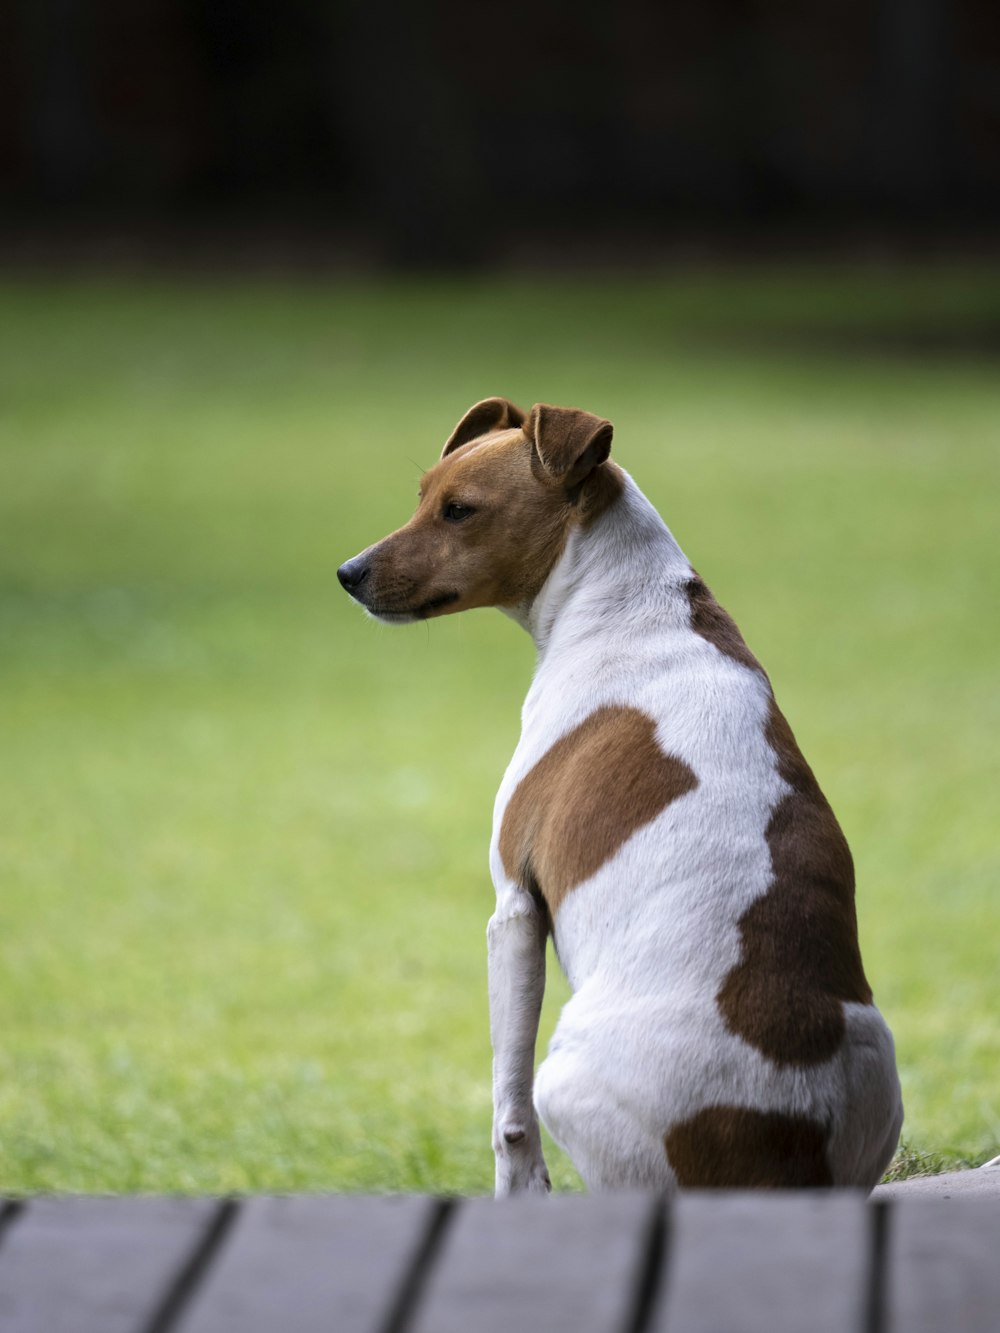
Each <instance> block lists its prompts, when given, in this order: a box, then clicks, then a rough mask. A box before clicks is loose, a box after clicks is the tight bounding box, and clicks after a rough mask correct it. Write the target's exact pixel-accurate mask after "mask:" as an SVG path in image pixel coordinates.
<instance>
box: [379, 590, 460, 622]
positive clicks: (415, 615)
mask: <svg viewBox="0 0 1000 1333" xmlns="http://www.w3.org/2000/svg"><path fill="white" fill-rule="evenodd" d="M458 596H459V595H458V593H457V592H443V593H440V594H439V595H438V596H437V597H431V598H429V599H428V600H427V601H426V602H421V603H420V605H419V606H414V607H405V608H404V607H396V606H365V610H366V611H367V612H368V614H369V615H371V616H374V617H375V619H376V620H382V621H384V622H385V623H386V624H387V625H406V624H408V623H409V622H410V621H413V620H426V619H427V617H428V616H431V615H433V614H434V612H435V611H440V610H441V609H442V608H443V607H446V606H451V604H452V603H453V602H457V601H458ZM362 605H364V604H363V603H362Z"/></svg>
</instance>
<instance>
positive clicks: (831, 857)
mask: <svg viewBox="0 0 1000 1333" xmlns="http://www.w3.org/2000/svg"><path fill="white" fill-rule="evenodd" d="M688 599H689V602H690V605H691V627H692V629H694V630H695V631H696V633H698V634H700V635H701V636H702V638H704V639H707V640H708V642H709V643H712V644H714V645H715V647H716V648H718V650H719V651H720V652H721V653H725V655H726V656H727V657H730V658H732V660H733V661H734V662H739V663H740V664H741V665H742V666H745V667H749V668H751V669H752V670H754V671H760V672H761V674H762V675H763V674H764V672H763V668H762V667H761V665H760V663H759V662H758V661H757V659H756V657H754V655H753V653H752V652H751V651H750V649H749V648H748V647H747V645H746V642H745V640H744V638H743V636H742V634H741V633H740V631H739V630H738V629H737V627H736V624H735V623H734V621H733V620H732V618H731V617H730V616H729V615H728V614H727V613H726V612H725V611H724V610H723V609H722V607H721V606H720V605H719V604H718V602H717V601H716V600H715V598H714V597H713V596H712V594H711V592H710V591H709V589H708V588H707V587H706V586H705V583H704V582H703V581H702V579H700V578H698V577H695V578H693V579H691V580H690V582H689V583H688ZM765 679H766V676H765ZM766 738H767V743H768V744H769V745H770V746H771V748H772V749H773V750H774V753H775V757H776V760H777V765H778V772H779V773H780V774H781V776H782V777H783V778H784V780H785V781H786V782H787V783H788V784H789V786H790V787H791V788H792V791H791V792H790V793H789V794H788V795H787V796H786V797H785V798H784V799H783V800H781V801H779V803H778V805H777V806H776V807H775V809H774V810H773V812H772V814H771V818H770V821H769V823H768V826H767V831H766V834H765V836H766V838H767V844H768V847H769V849H770V852H771V864H772V867H773V872H774V878H773V879H772V882H771V886H770V888H769V889H768V891H767V893H766V894H764V896H763V897H761V898H758V899H757V900H756V902H754V903H751V905H750V907H748V908H747V910H746V911H745V912H744V913H743V915H742V917H741V918H740V923H739V925H740V934H741V937H742V946H743V947H742V955H741V958H740V962H739V964H738V965H737V966H736V967H735V968H733V970H732V971H731V972H730V973H729V975H728V976H727V977H726V980H725V982H724V983H723V986H722V989H721V990H720V992H719V996H718V1003H719V1008H720V1010H721V1012H722V1015H723V1017H724V1019H725V1020H726V1025H727V1026H728V1027H729V1029H730V1031H731V1032H734V1033H736V1034H737V1035H738V1036H741V1037H742V1038H743V1039H744V1040H745V1041H747V1042H749V1043H750V1045H751V1046H753V1047H755V1048H756V1049H757V1050H759V1051H761V1052H762V1053H763V1054H764V1055H766V1056H768V1057H769V1058H770V1059H771V1060H774V1061H775V1063H777V1064H785V1065H800V1066H805V1065H812V1064H821V1063H822V1062H823V1061H825V1060H828V1059H829V1058H830V1057H831V1056H832V1055H833V1054H834V1053H835V1052H836V1050H837V1049H838V1047H839V1046H840V1043H841V1041H842V1040H843V1037H844V1011H843V1007H842V1002H843V1001H855V1002H857V1003H859V1004H870V1003H871V1000H872V994H871V990H870V989H869V986H868V982H867V981H866V979H865V974H864V969H863V968H862V966H861V954H860V950H859V948H858V932H857V920H856V916H855V909H854V863H853V861H852V860H851V853H850V849H849V848H848V846H847V842H846V840H845V838H844V835H843V833H842V832H841V829H840V825H839V824H838V823H837V820H836V817H835V816H834V813H833V811H832V810H831V809H830V806H829V805H828V803H827V801H826V798H825V797H824V795H823V793H822V791H820V788H819V784H818V783H817V781H816V779H815V777H814V776H813V772H812V769H811V768H810V767H809V765H808V764H807V763H806V761H805V759H803V757H802V754H801V751H800V750H799V747H798V745H797V744H796V743H795V737H794V736H793V735H792V730H791V728H790V727H789V725H788V723H787V722H786V720H785V718H784V716H783V715H782V713H781V711H780V709H779V708H778V706H777V704H776V703H775V701H774V697H773V695H772V697H771V700H770V716H769V720H768V725H767V737H766Z"/></svg>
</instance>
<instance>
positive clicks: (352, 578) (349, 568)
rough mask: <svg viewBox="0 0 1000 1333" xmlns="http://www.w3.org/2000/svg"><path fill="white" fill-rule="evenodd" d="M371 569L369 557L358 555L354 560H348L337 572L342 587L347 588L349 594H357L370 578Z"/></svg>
mask: <svg viewBox="0 0 1000 1333" xmlns="http://www.w3.org/2000/svg"><path fill="white" fill-rule="evenodd" d="M370 569H371V565H369V563H368V560H367V557H365V556H363V555H356V556H355V557H354V559H353V560H346V561H345V562H344V563H343V564H342V565H341V566H340V568H339V569H338V570H337V578H338V579H340V583H341V586H342V587H344V588H346V589H347V591H348V592H349V593H355V592H357V590H358V589H359V588H360V587H361V585H362V583H364V581H365V579H366V578H367V577H368V573H369V571H370Z"/></svg>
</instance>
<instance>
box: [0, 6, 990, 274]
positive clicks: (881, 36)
mask: <svg viewBox="0 0 1000 1333" xmlns="http://www.w3.org/2000/svg"><path fill="white" fill-rule="evenodd" d="M2 14H3V17H2V20H0V210H2V218H0V228H2V231H3V236H4V239H5V241H6V243H7V245H8V246H11V247H13V249H12V250H10V251H9V253H15V254H16V253H18V247H21V249H22V250H23V249H24V247H28V249H29V250H30V248H31V246H33V245H34V246H41V247H43V248H44V246H45V245H49V244H51V245H55V246H58V245H59V244H60V243H63V244H68V243H70V242H72V243H75V244H78V245H84V246H85V245H86V244H92V243H94V242H95V239H96V238H98V237H102V236H103V237H109V236H113V237H118V238H119V239H120V240H121V239H123V238H127V237H130V238H131V241H132V243H133V244H134V245H136V246H138V247H139V248H140V249H141V248H142V247H143V246H147V247H151V248H152V249H154V250H155V249H156V248H157V247H160V248H161V249H162V248H164V247H166V248H167V249H169V248H170V247H171V246H172V245H179V246H183V245H184V244H193V243H202V244H205V243H207V244H209V245H211V244H212V241H213V238H214V240H215V243H217V244H219V245H225V246H226V247H228V248H231V249H232V252H233V253H237V252H238V251H239V247H240V245H241V244H242V245H245V246H247V247H248V249H249V250H250V251H252V250H253V249H254V247H263V248H264V249H267V248H268V247H269V246H270V247H271V248H277V249H278V250H280V249H282V247H284V249H285V250H287V251H288V252H289V253H291V254H294V253H295V252H297V251H298V252H300V253H302V254H305V253H309V254H312V255H314V256H316V255H319V256H321V257H322V256H327V257H330V258H335V257H336V256H337V254H338V253H342V254H350V255H355V256H363V257H365V258H367V259H369V260H370V261H372V262H375V263H390V264H396V265H415V266H420V265H423V266H427V265H430V266H449V265H475V264H481V263H486V262H490V261H494V260H503V259H507V258H510V257H512V256H513V257H514V258H516V257H517V256H522V257H523V256H530V255H531V254H532V253H533V252H534V251H535V250H540V251H542V252H546V253H548V254H550V255H558V254H560V253H563V254H569V255H572V254H573V253H576V252H579V253H590V254H594V253H598V254H611V255H616V254H617V255H618V256H619V257H621V258H628V256H629V254H630V253H632V252H634V251H635V249H636V247H638V248H639V249H640V250H641V248H642V247H643V246H650V245H653V246H655V245H659V244H668V243H674V242H682V243H683V242H685V241H686V242H690V243H706V244H709V245H714V246H717V247H720V248H722V249H723V250H726V249H736V250H739V249H741V248H747V247H750V248H752V247H754V246H761V247H764V248H767V247H769V246H773V247H782V246H790V247H792V248H795V247H797V246H798V247H802V246H809V245H813V244H820V245H824V244H845V243H846V244H865V243H868V242H870V241H876V242H877V243H879V244H884V245H887V246H889V247H894V248H902V249H905V248H906V247H921V246H928V245H930V246H934V245H938V244H947V245H949V246H950V247H951V248H955V246H956V245H961V244H963V243H970V244H972V243H974V244H975V245H976V246H978V247H980V248H982V247H983V246H987V247H991V246H992V245H993V242H994V237H995V229H996V226H997V223H998V222H1000V153H998V151H997V149H998V143H1000V6H998V5H996V4H984V3H973V0H953V2H952V3H948V0H809V3H802V2H801V0H798V2H796V3H791V2H790V0H746V2H745V3H739V2H738V0H687V2H686V3H673V4H656V3H652V0H620V2H619V3H617V4H610V3H609V4H601V5H588V4H578V5H574V6H569V5H558V6H557V5H554V4H551V3H548V4H546V3H528V2H527V0H504V3H499V0H486V2H485V3H481V4H474V5H469V4H458V3H454V0H438V2H437V3H433V2H432V3H420V4H418V3H400V2H399V0H395V2H394V3H392V2H390V3H381V4H378V3H364V2H363V0H354V2H348V0H331V2H330V3H317V2H315V0H282V3H264V2H263V0H13V3H12V4H11V3H10V0H8V4H7V7H6V8H5V9H4V10H3V11H2Z"/></svg>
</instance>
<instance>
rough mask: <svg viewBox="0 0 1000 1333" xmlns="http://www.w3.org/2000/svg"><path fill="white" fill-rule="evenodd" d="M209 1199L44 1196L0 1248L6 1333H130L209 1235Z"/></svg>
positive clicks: (1, 1325) (0, 1309)
mask: <svg viewBox="0 0 1000 1333" xmlns="http://www.w3.org/2000/svg"><path fill="white" fill-rule="evenodd" d="M217 1208H218V1204H217V1203H216V1201H215V1200H212V1199H156V1198H41V1199H34V1200H32V1201H30V1202H29V1203H28V1204H27V1205H26V1206H25V1208H24V1211H23V1212H22V1213H21V1215H20V1216H18V1217H17V1218H16V1219H15V1220H13V1221H12V1223H11V1224H10V1226H9V1227H8V1228H7V1229H6V1230H5V1232H4V1237H3V1245H2V1246H0V1329H2V1330H3V1333H135V1331H136V1329H140V1328H143V1327H145V1326H146V1325H147V1324H148V1323H149V1321H150V1320H151V1319H152V1317H153V1315H154V1313H155V1312H156V1310H157V1309H158V1308H159V1306H160V1303H161V1302H162V1300H163V1298H164V1295H165V1293H166V1292H167V1290H168V1289H169V1287H170V1284H171V1282H172V1281H173V1280H174V1279H175V1277H176V1275H177V1273H178V1272H180V1271H181V1269H182V1268H183V1266H184V1264H185V1262H186V1261H187V1260H188V1258H189V1257H190V1255H191V1253H192V1252H193V1251H194V1250H195V1248H196V1246H197V1245H198V1243H199V1240H200V1238H201V1237H202V1236H203V1235H204V1234H205V1233H206V1231H207V1229H208V1228H209V1226H210V1225H211V1222H212V1219H213V1217H214V1215H215V1212H216V1210H217Z"/></svg>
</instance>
